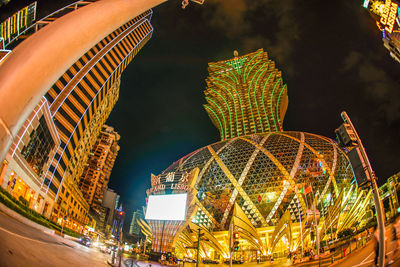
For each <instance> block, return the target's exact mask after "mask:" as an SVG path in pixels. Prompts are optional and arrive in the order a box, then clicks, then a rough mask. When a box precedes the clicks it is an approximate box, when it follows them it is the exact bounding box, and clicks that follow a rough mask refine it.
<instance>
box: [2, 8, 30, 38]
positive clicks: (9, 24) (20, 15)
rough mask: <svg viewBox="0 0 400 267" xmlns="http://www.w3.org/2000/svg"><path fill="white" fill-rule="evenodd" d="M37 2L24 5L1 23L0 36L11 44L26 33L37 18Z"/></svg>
mask: <svg viewBox="0 0 400 267" xmlns="http://www.w3.org/2000/svg"><path fill="white" fill-rule="evenodd" d="M36 5H37V2H33V3H32V4H30V5H28V6H26V7H24V8H23V9H21V10H19V11H18V12H17V13H15V14H13V15H12V16H11V17H9V18H8V19H6V20H5V21H4V22H2V23H1V24H0V38H3V40H4V46H7V45H9V44H10V43H11V42H13V41H14V40H15V39H17V38H18V37H19V36H20V35H21V34H22V33H24V32H25V31H26V30H27V29H28V28H29V27H30V26H31V25H32V24H33V23H34V21H35V20H36Z"/></svg>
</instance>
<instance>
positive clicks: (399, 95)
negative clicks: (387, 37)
mask: <svg viewBox="0 0 400 267" xmlns="http://www.w3.org/2000/svg"><path fill="white" fill-rule="evenodd" d="M377 60H379V58H377V55H373V54H368V55H365V54H364V55H363V54H361V53H360V52H356V51H351V52H350V53H349V55H348V56H347V57H346V58H345V60H344V67H343V71H344V72H352V71H355V73H356V74H357V76H358V77H355V78H356V79H358V80H359V82H360V83H361V84H362V90H363V93H364V94H365V96H366V97H367V99H368V100H369V101H371V102H373V104H374V105H375V106H377V107H378V108H377V110H376V112H374V114H377V115H378V116H379V117H378V118H376V119H384V120H385V121H386V122H387V123H389V124H391V123H398V122H399V121H400V101H398V100H399V99H400V90H399V88H400V83H399V80H395V78H393V77H391V75H390V73H389V72H388V71H387V70H385V69H383V68H382V67H380V66H379V65H378V64H377Z"/></svg>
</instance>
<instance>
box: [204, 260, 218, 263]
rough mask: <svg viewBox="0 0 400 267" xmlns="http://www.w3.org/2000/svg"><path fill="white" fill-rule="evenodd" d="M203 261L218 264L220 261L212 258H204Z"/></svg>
mask: <svg viewBox="0 0 400 267" xmlns="http://www.w3.org/2000/svg"><path fill="white" fill-rule="evenodd" d="M203 263H204V264H218V263H219V262H218V261H214V260H211V259H204V260H203Z"/></svg>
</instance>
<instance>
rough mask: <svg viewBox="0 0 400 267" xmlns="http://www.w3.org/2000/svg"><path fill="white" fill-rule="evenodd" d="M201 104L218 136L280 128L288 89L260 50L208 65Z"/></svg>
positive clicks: (229, 136)
mask: <svg viewBox="0 0 400 267" xmlns="http://www.w3.org/2000/svg"><path fill="white" fill-rule="evenodd" d="M208 72H209V77H208V78H207V79H206V83H207V89H206V90H205V91H204V94H205V98H206V101H207V104H206V105H204V108H205V109H206V111H207V113H208V115H209V116H210V118H211V121H212V122H213V124H214V125H215V126H216V127H217V128H218V130H219V132H220V135H221V139H222V140H225V139H229V138H232V137H237V136H243V135H249V134H254V133H264V132H272V131H282V124H283V118H284V116H285V113H286V109H287V105H288V97H287V88H286V85H284V83H283V81H282V74H281V72H280V71H279V70H277V69H276V68H275V62H274V61H272V60H270V59H269V58H268V54H267V52H264V51H263V50H262V49H259V50H257V51H256V52H253V53H250V54H247V55H244V56H240V57H239V56H235V57H234V58H233V59H230V60H223V61H218V62H212V63H209V64H208Z"/></svg>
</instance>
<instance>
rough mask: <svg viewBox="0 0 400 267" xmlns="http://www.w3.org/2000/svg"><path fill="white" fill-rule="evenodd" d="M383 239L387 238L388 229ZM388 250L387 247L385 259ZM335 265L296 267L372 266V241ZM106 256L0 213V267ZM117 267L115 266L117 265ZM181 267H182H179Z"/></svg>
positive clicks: (140, 266) (399, 261) (99, 262)
mask: <svg viewBox="0 0 400 267" xmlns="http://www.w3.org/2000/svg"><path fill="white" fill-rule="evenodd" d="M387 235H388V236H389V235H390V230H389V229H388V231H387ZM390 253H392V252H391V249H390V248H389V246H387V253H386V254H387V255H389V254H390ZM333 257H334V261H335V263H334V264H333V265H332V263H331V257H330V256H328V257H326V258H324V259H321V265H320V263H319V262H318V261H312V262H304V263H300V264H296V265H294V266H298V267H308V266H313V267H314V266H330V265H332V266H335V267H336V266H339V267H341V266H345V267H367V266H374V265H373V263H374V257H375V252H374V244H373V242H372V241H370V242H369V243H367V244H366V245H365V246H364V247H362V248H359V249H357V250H356V251H353V253H351V254H350V255H348V256H347V257H345V258H343V259H341V257H342V256H341V254H340V252H337V253H336V254H335V255H333ZM108 258H109V255H106V254H103V253H101V252H99V251H98V250H97V249H95V248H88V247H85V246H82V245H80V244H78V243H76V242H74V241H72V240H68V239H64V238H62V237H60V236H56V235H51V234H48V233H44V232H42V231H39V230H37V229H34V228H32V227H30V226H27V225H25V224H23V223H21V222H19V221H17V220H15V219H13V218H11V217H9V216H8V215H6V214H4V213H2V212H0V267H3V266H4V267H8V266H13V267H19V266H21V267H25V266H29V267H35V266H46V267H47V266H50V267H51V266H57V267H58V266H60V267H64V266H68V267H72V266H89V267H90V266H108V265H107V263H106V261H107V259H108ZM394 258H395V262H394V263H393V264H391V265H390V266H391V267H392V266H393V267H400V249H399V251H397V252H396V254H395V255H394ZM131 262H132V261H131V260H130V259H123V261H122V263H123V264H121V266H126V267H149V266H151V267H160V266H162V265H160V264H158V263H155V262H145V261H137V260H134V262H133V266H132V264H131ZM117 266H118V265H117ZM181 266H182V265H181ZM184 266H185V267H195V264H193V263H185V265H184ZM200 266H201V267H227V266H228V265H225V264H217V265H215V264H200ZM234 266H235V267H236V266H237V267H239V266H241V267H255V266H263V267H264V266H293V265H292V262H291V261H290V260H289V259H281V260H275V262H273V263H271V262H263V263H259V264H257V263H245V264H240V265H235V264H234Z"/></svg>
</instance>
